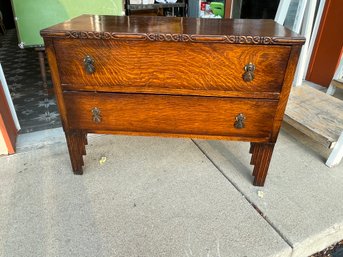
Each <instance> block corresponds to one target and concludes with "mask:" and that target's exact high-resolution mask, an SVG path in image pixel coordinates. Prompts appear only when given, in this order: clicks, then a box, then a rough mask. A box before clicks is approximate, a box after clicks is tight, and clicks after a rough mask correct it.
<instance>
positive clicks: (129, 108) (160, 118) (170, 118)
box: [64, 92, 277, 141]
mask: <svg viewBox="0 0 343 257" xmlns="http://www.w3.org/2000/svg"><path fill="white" fill-rule="evenodd" d="M64 99H65V104H66V110H67V116H68V120H69V125H70V128H71V129H82V130H91V131H96V130H103V131H106V130H108V131H121V132H123V131H128V132H151V133H165V134H168V133H173V134H185V135H192V134H193V135H213V136H226V137H228V138H229V137H230V136H234V137H249V138H253V137H256V138H258V137H260V138H265V141H267V139H268V137H269V136H270V130H271V127H272V124H273V117H274V114H275V107H276V104H277V101H271V100H269V101H262V100H253V99H246V100H243V99H242V100H239V99H230V98H217V97H196V96H187V97H186V96H167V95H147V94H111V93H101V94H100V93H98V94H97V93H81V92H80V93H75V92H66V93H64ZM95 107H97V108H98V109H99V110H100V112H101V122H99V123H95V122H94V121H93V120H92V109H93V108H95ZM255 110H258V112H257V113H256V111H255ZM240 113H242V114H244V116H245V117H246V119H245V121H244V124H245V127H244V128H242V129H237V128H235V127H234V123H235V119H236V116H237V115H238V114H240Z"/></svg>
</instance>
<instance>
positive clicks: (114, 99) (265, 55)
mask: <svg viewBox="0 0 343 257" xmlns="http://www.w3.org/2000/svg"><path fill="white" fill-rule="evenodd" d="M41 35H42V36H43V37H44V42H45V46H46V51H47V55H48V60H49V64H50V69H51V73H52V78H53V83H54V89H55V94H56V96H57V102H58V106H59V111H60V114H61V118H62V124H63V128H64V131H65V135H66V138H67V143H68V149H69V154H70V158H71V163H72V168H73V171H74V173H75V174H82V173H83V170H82V166H83V155H85V154H86V151H85V144H86V143H87V140H86V135H87V133H113V134H128V135H151V136H172V137H191V138H193V137H194V138H204V139H224V140H240V141H249V142H251V148H250V153H251V154H252V159H251V164H253V165H255V167H254V171H253V175H254V176H255V180H254V185H257V186H263V184H264V182H265V178H266V175H267V171H268V167H269V163H270V160H271V156H272V152H273V149H274V144H275V142H276V140H277V137H278V134H279V130H280V126H281V122H282V120H283V115H284V111H285V108H286V104H287V99H288V95H289V92H290V89H291V85H292V81H293V77H294V72H295V68H296V65H297V60H298V56H299V52H300V48H301V45H302V44H303V43H304V38H303V37H300V36H298V35H297V34H296V33H293V32H291V31H290V30H288V29H286V28H284V27H282V26H280V25H278V24H277V23H275V22H274V21H272V20H228V19H194V18H172V17H118V16H90V15H83V16H80V17H78V18H75V19H72V20H69V21H66V22H64V23H62V24H59V25H56V26H53V27H50V28H47V29H44V30H42V31H41Z"/></svg>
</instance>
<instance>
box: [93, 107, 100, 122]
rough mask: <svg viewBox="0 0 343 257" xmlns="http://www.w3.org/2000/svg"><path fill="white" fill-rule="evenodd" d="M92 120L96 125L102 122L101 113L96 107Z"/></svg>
mask: <svg viewBox="0 0 343 257" xmlns="http://www.w3.org/2000/svg"><path fill="white" fill-rule="evenodd" d="M92 120H93V122H94V123H100V122H101V112H100V109H99V108H98V107H94V108H93V109H92Z"/></svg>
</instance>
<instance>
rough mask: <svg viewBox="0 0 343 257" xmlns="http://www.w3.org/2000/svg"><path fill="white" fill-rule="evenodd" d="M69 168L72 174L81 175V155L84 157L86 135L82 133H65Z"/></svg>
mask: <svg viewBox="0 0 343 257" xmlns="http://www.w3.org/2000/svg"><path fill="white" fill-rule="evenodd" d="M65 135H66V140H67V145H68V150H69V156H70V160H71V166H72V168H73V172H74V174H77V175H82V174H83V170H82V166H83V165H84V162H83V155H86V147H85V145H86V141H87V138H86V135H87V134H85V133H83V132H82V131H69V132H66V133H65Z"/></svg>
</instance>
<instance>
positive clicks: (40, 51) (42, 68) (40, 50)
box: [36, 48, 48, 89]
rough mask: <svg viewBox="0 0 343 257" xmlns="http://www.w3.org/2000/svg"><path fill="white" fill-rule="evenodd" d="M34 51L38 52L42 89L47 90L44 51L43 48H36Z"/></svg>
mask: <svg viewBox="0 0 343 257" xmlns="http://www.w3.org/2000/svg"><path fill="white" fill-rule="evenodd" d="M36 51H37V52H38V59H39V66H40V74H41V76H42V81H43V87H44V89H47V88H48V83H47V79H46V69H45V49H44V48H36Z"/></svg>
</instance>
